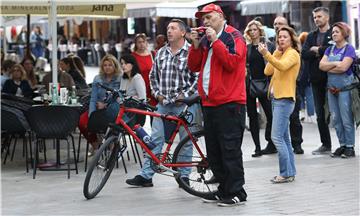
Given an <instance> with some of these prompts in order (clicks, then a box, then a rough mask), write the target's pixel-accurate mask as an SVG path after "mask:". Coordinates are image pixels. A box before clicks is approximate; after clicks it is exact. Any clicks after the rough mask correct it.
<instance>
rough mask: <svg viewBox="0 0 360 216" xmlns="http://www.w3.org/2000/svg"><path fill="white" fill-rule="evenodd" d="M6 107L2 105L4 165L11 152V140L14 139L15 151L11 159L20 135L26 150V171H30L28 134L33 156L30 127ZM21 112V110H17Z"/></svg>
mask: <svg viewBox="0 0 360 216" xmlns="http://www.w3.org/2000/svg"><path fill="white" fill-rule="evenodd" d="M3 108H4V107H3V106H2V107H1V132H2V135H4V136H3V137H4V142H2V152H3V151H5V152H4V154H5V157H4V161H3V163H4V165H5V163H6V159H7V156H8V155H9V154H10V148H11V142H12V140H14V144H13V151H12V154H11V161H12V160H13V158H14V153H15V148H16V143H17V139H18V137H20V138H22V139H23V149H24V150H23V151H24V152H25V165H26V172H27V173H28V172H29V166H28V145H27V143H28V142H27V140H28V139H27V134H28V137H29V139H30V142H29V144H30V157H31V158H32V156H31V155H32V154H31V134H30V131H29V130H28V129H26V127H25V126H24V125H23V123H22V122H21V121H20V119H19V116H17V115H16V114H15V113H14V112H10V111H8V110H4V109H3ZM17 111H18V112H21V111H20V110H17Z"/></svg>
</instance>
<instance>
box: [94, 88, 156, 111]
mask: <svg viewBox="0 0 360 216" xmlns="http://www.w3.org/2000/svg"><path fill="white" fill-rule="evenodd" d="M97 85H98V86H99V87H100V88H103V89H105V90H106V91H109V92H111V93H112V94H117V95H116V96H118V97H120V96H121V97H122V98H124V100H125V101H132V102H135V103H136V104H137V105H140V106H141V107H142V108H145V109H147V110H149V111H152V112H154V111H156V110H157V107H154V106H151V105H149V104H147V103H146V102H145V101H144V100H139V99H136V98H133V97H131V96H127V95H126V91H125V90H120V89H118V90H117V89H112V88H109V87H107V86H104V85H103V84H101V83H97Z"/></svg>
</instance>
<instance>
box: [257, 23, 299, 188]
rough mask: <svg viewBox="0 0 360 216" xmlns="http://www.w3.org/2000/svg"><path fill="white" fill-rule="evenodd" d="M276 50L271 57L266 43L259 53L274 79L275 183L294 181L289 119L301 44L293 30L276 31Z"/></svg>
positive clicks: (270, 88) (273, 139) (273, 180)
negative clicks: (278, 172)
mask: <svg viewBox="0 0 360 216" xmlns="http://www.w3.org/2000/svg"><path fill="white" fill-rule="evenodd" d="M276 43H277V49H276V50H275V52H274V53H273V54H272V55H271V53H270V52H269V51H268V49H267V47H266V45H265V44H261V43H260V44H259V47H258V49H259V52H260V53H261V54H262V55H263V56H264V58H265V59H266V60H267V61H268V63H267V64H266V67H265V75H268V76H272V78H271V82H270V86H269V95H270V97H271V100H272V101H271V102H272V113H273V121H272V128H271V139H272V141H273V142H274V144H275V146H276V149H277V151H278V157H279V167H280V174H279V175H277V176H275V177H274V178H273V179H271V181H272V182H273V183H285V182H292V181H294V179H295V174H296V169H295V160H294V153H293V151H292V146H291V140H290V131H289V123H290V121H289V117H290V115H291V113H292V112H293V110H294V106H295V99H296V94H295V93H296V78H297V76H298V74H299V70H300V64H301V60H300V49H301V48H300V42H299V39H298V37H297V36H296V33H295V31H294V29H292V28H291V27H289V26H282V27H281V28H280V29H279V30H278V31H277V32H276Z"/></svg>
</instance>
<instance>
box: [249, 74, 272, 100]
mask: <svg viewBox="0 0 360 216" xmlns="http://www.w3.org/2000/svg"><path fill="white" fill-rule="evenodd" d="M249 86H250V96H251V97H253V98H256V97H265V96H266V95H267V92H268V90H269V79H268V78H264V79H251V77H250V83H249Z"/></svg>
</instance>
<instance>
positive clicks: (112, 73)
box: [79, 54, 122, 149]
mask: <svg viewBox="0 0 360 216" xmlns="http://www.w3.org/2000/svg"><path fill="white" fill-rule="evenodd" d="M121 75H122V71H121V68H120V64H119V61H118V60H117V59H116V58H115V57H114V56H113V55H110V54H107V55H105V56H104V57H103V58H102V60H101V62H100V71H99V75H96V76H95V77H94V81H93V83H92V90H91V97H90V104H89V111H87V112H85V113H83V114H82V115H81V116H80V121H79V129H80V131H81V133H82V134H83V135H84V136H85V138H86V139H87V140H88V141H89V142H90V144H91V145H92V146H93V149H97V148H98V144H97V138H96V134H92V133H88V131H87V125H88V122H89V117H90V115H91V114H92V113H93V112H94V111H96V110H103V109H107V112H108V111H109V113H110V114H113V115H114V116H115V115H116V114H117V113H115V112H116V110H113V106H111V107H110V104H107V103H106V102H105V100H106V99H107V98H106V90H105V89H103V88H101V87H100V86H98V83H100V84H102V85H104V86H106V87H109V88H112V89H119V88H120V81H121ZM115 108H116V107H115Z"/></svg>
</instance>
